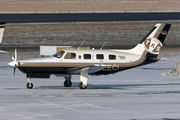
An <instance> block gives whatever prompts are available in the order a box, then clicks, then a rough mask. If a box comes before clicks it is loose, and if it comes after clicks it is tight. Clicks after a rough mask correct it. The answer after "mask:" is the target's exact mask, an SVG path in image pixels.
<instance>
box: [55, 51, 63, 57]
mask: <svg viewBox="0 0 180 120" xmlns="http://www.w3.org/2000/svg"><path fill="white" fill-rule="evenodd" d="M64 53H65V52H64V51H63V50H62V51H60V52H58V53H56V54H54V55H53V56H54V57H57V58H61V57H62V56H63V55H64Z"/></svg>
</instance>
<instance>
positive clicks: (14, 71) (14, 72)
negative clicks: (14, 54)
mask: <svg viewBox="0 0 180 120" xmlns="http://www.w3.org/2000/svg"><path fill="white" fill-rule="evenodd" d="M15 73H16V67H14V75H15Z"/></svg>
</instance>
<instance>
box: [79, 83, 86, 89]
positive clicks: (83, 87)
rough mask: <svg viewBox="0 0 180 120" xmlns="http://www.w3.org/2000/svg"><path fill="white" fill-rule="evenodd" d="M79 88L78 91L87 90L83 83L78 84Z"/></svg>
mask: <svg viewBox="0 0 180 120" xmlns="http://www.w3.org/2000/svg"><path fill="white" fill-rule="evenodd" d="M79 88H80V89H87V85H86V86H85V85H83V83H82V82H81V83H80V84H79Z"/></svg>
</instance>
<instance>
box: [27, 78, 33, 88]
mask: <svg viewBox="0 0 180 120" xmlns="http://www.w3.org/2000/svg"><path fill="white" fill-rule="evenodd" d="M27 81H28V83H27V84H26V87H27V88H28V89H32V88H33V84H32V82H31V78H30V77H28V80H27Z"/></svg>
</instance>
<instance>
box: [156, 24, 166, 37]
mask: <svg viewBox="0 0 180 120" xmlns="http://www.w3.org/2000/svg"><path fill="white" fill-rule="evenodd" d="M165 25H166V24H163V25H162V27H161V28H160V29H159V30H158V31H157V34H156V36H155V38H158V37H159V35H160V34H161V32H162V30H163V29H164V27H165Z"/></svg>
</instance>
